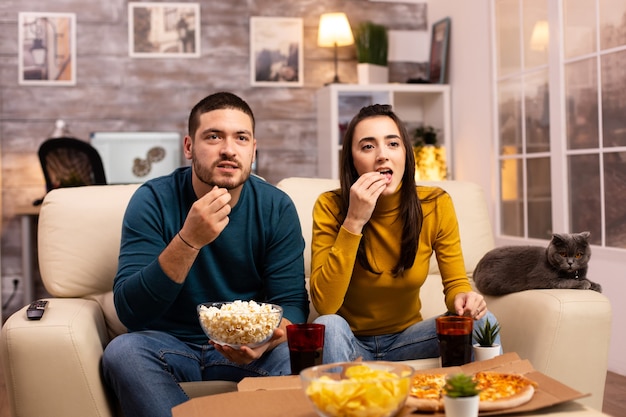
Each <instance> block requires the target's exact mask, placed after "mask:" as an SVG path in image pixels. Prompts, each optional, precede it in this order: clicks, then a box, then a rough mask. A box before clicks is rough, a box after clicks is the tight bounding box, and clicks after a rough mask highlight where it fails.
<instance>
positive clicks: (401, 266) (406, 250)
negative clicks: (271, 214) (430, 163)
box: [339, 104, 424, 276]
mask: <svg viewBox="0 0 626 417" xmlns="http://www.w3.org/2000/svg"><path fill="white" fill-rule="evenodd" d="M378 116H385V117H389V118H390V119H391V120H393V121H394V123H395V124H396V126H397V127H398V131H399V132H400V138H401V139H402V144H403V145H404V149H405V150H406V157H405V161H404V163H405V166H404V173H403V175H402V186H401V188H400V193H401V198H400V218H399V220H400V221H402V223H403V225H404V227H403V228H402V240H401V246H400V258H399V259H398V263H397V264H396V265H395V267H394V268H393V270H392V272H393V274H394V276H401V275H402V274H403V273H404V271H405V270H407V269H410V268H411V267H412V266H413V263H414V262H415V255H416V254H417V246H418V242H419V234H420V231H421V230H422V223H423V218H424V216H423V213H422V206H421V204H420V201H419V199H418V197H417V192H416V190H415V156H414V155H413V145H412V144H411V141H410V140H409V134H408V132H407V130H406V127H405V126H404V123H403V122H402V121H401V120H400V118H399V117H398V116H397V115H396V114H395V113H394V112H393V110H392V108H391V106H390V105H381V104H374V105H371V106H367V107H363V108H362V109H361V110H360V111H359V113H358V114H357V115H356V116H354V118H353V119H352V120H351V121H350V124H349V125H348V128H347V130H346V133H345V136H344V139H343V148H342V151H341V165H340V174H339V182H340V185H341V205H342V207H341V213H342V214H343V216H344V217H345V216H346V215H347V213H348V205H349V204H350V187H352V185H353V184H354V183H355V182H356V180H357V179H358V178H359V174H358V173H357V171H356V168H355V167H354V160H353V155H352V142H353V140H354V130H355V128H356V126H357V125H358V124H359V123H360V122H362V121H363V120H365V119H368V118H370V117H378ZM368 224H369V223H368ZM368 224H366V225H365V226H364V227H363V239H361V243H360V244H359V249H358V252H357V262H359V264H360V265H361V266H362V267H363V268H365V269H366V270H368V271H370V272H372V273H380V271H375V270H374V269H373V268H372V266H371V263H370V262H369V260H368V259H367V254H366V252H365V243H366V240H367V233H366V230H367V227H368Z"/></svg>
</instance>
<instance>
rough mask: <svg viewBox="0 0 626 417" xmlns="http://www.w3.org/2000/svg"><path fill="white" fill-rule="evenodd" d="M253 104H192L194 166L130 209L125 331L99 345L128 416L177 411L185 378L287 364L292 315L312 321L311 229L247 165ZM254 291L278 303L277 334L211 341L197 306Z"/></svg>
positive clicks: (121, 294)
mask: <svg viewBox="0 0 626 417" xmlns="http://www.w3.org/2000/svg"><path fill="white" fill-rule="evenodd" d="M254 128H255V121H254V115H253V113H252V110H251V109H250V107H249V106H248V104H247V103H246V102H245V101H243V100H242V99H241V98H239V97H237V96H236V95H234V94H231V93H224V92H222V93H216V94H213V95H210V96H208V97H206V98H204V99H203V100H201V101H200V102H199V103H198V104H196V105H195V106H194V108H193V109H192V111H191V113H190V115H189V132H188V135H187V136H185V138H184V155H185V157H186V158H187V159H189V160H191V166H190V167H185V168H179V169H177V170H175V171H174V172H173V173H172V174H170V175H167V176H164V177H161V178H156V179H154V180H151V181H148V182H146V183H145V184H143V185H142V186H141V187H140V188H139V189H138V190H137V192H136V193H135V195H134V196H133V197H132V199H131V201H130V203H129V205H128V208H127V210H126V214H125V216H124V222H123V229H122V242H121V249H120V257H119V266H118V272H117V276H116V277H115V282H114V288H113V290H114V300H115V307H116V309H117V313H118V315H119V317H120V320H121V321H122V322H123V323H124V324H125V325H126V327H128V329H129V333H127V334H124V335H121V336H118V337H116V338H115V339H113V340H112V341H111V343H110V344H109V345H108V346H107V348H106V350H105V352H104V356H103V371H104V376H105V379H106V381H107V383H108V384H109V385H110V386H111V388H112V389H113V391H114V392H115V393H116V395H117V398H118V399H119V401H120V403H121V405H122V410H123V411H124V414H125V415H126V416H129V417H130V416H133V417H141V416H150V417H159V416H171V408H172V407H173V406H175V405H177V404H180V403H182V402H184V401H186V400H187V399H188V398H187V396H186V394H185V393H184V392H183V390H182V389H181V388H180V385H179V382H185V381H201V380H215V379H221V380H231V381H239V380H241V379H242V378H244V377H246V376H263V375H281V374H289V373H290V366H289V352H288V348H287V346H286V345H287V344H286V343H284V342H285V341H286V336H285V335H286V330H285V328H286V326H287V325H288V324H290V323H292V322H304V321H306V318H307V315H308V297H307V293H306V289H305V285H304V261H303V250H304V240H303V238H302V233H301V229H300V223H299V219H298V216H297V212H296V209H295V206H294V205H293V203H292V201H291V200H290V199H289V197H288V196H287V195H286V194H284V193H283V192H282V191H280V190H278V189H277V188H275V187H274V186H272V185H270V184H268V183H266V182H265V181H263V180H261V179H260V178H258V177H255V176H250V172H251V168H252V162H253V161H254V157H255V150H256V139H255V138H254ZM236 299H241V300H255V301H262V302H271V303H274V304H278V305H280V306H282V308H283V310H284V317H283V320H282V322H281V324H280V326H279V328H278V329H277V330H276V331H275V332H274V335H273V337H272V338H271V339H270V341H269V342H268V343H266V344H264V345H262V346H260V347H257V348H254V349H250V348H248V347H242V348H241V349H239V350H238V349H234V348H231V347H229V346H220V345H216V344H214V343H212V342H211V343H209V342H207V337H206V336H205V335H204V333H203V332H202V330H201V328H200V325H199V322H198V316H197V313H196V306H197V305H198V304H199V303H202V302H207V301H231V300H236Z"/></svg>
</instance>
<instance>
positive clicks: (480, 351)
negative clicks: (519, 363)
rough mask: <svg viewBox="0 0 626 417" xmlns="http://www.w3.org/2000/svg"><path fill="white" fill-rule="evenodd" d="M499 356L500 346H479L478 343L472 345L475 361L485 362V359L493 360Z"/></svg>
mask: <svg viewBox="0 0 626 417" xmlns="http://www.w3.org/2000/svg"><path fill="white" fill-rule="evenodd" d="M501 354H502V349H501V348H500V345H493V346H480V345H479V344H478V343H476V344H475V345H474V360H475V361H486V360H487V359H493V358H495V357H496V356H499V355H501Z"/></svg>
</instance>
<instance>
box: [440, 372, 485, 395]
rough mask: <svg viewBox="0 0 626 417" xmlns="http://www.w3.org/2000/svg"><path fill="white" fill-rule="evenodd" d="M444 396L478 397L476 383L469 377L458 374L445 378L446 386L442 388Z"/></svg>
mask: <svg viewBox="0 0 626 417" xmlns="http://www.w3.org/2000/svg"><path fill="white" fill-rule="evenodd" d="M443 389H444V391H445V395H447V396H448V397H453V398H457V397H473V396H474V395H478V393H479V392H480V390H479V389H478V383H477V382H476V381H475V380H474V378H473V377H472V376H470V375H466V374H464V373H462V372H461V373H458V374H454V375H451V376H448V377H447V378H446V385H444V387H443Z"/></svg>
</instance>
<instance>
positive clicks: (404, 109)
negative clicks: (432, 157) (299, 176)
mask: <svg viewBox="0 0 626 417" xmlns="http://www.w3.org/2000/svg"><path fill="white" fill-rule="evenodd" d="M370 104H391V105H392V106H393V109H394V111H395V112H396V114H397V115H398V116H399V117H400V118H401V119H402V120H403V121H404V122H405V123H406V125H407V128H408V129H409V133H412V130H414V129H415V128H417V127H418V126H420V125H422V124H423V125H430V126H433V127H435V128H436V129H438V130H439V132H440V135H439V139H438V143H439V144H440V145H442V146H445V148H446V159H447V165H448V178H449V179H452V178H453V175H452V172H451V168H452V166H453V165H452V160H451V156H452V140H451V138H452V134H451V133H452V132H451V129H452V128H451V120H450V118H451V116H450V86H448V85H442V84H372V85H360V84H329V85H327V86H325V87H323V88H321V89H319V90H318V91H317V152H318V155H317V175H318V176H319V177H322V178H335V179H337V178H339V155H340V154H341V146H342V141H343V132H344V131H345V129H346V127H347V125H348V123H349V122H350V120H351V119H352V117H354V116H355V115H356V114H357V113H358V111H359V110H360V109H361V107H364V106H367V105H370Z"/></svg>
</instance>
